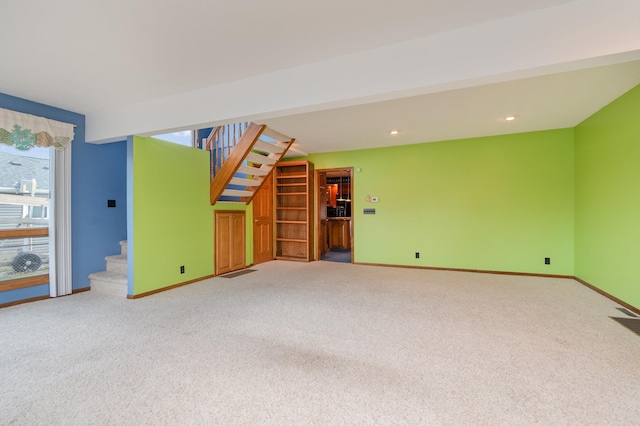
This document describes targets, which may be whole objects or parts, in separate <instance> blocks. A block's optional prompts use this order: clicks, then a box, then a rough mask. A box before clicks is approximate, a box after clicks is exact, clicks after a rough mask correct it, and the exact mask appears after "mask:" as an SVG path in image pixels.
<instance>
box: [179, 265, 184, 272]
mask: <svg viewBox="0 0 640 426" xmlns="http://www.w3.org/2000/svg"><path fill="white" fill-rule="evenodd" d="M180 273H181V274H184V265H182V266H181V267H180Z"/></svg>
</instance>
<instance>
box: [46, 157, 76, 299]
mask: <svg viewBox="0 0 640 426" xmlns="http://www.w3.org/2000/svg"><path fill="white" fill-rule="evenodd" d="M50 171H51V182H54V185H51V192H50V197H51V199H50V200H49V202H50V203H51V209H50V214H49V253H50V255H51V258H52V259H54V261H53V262H49V295H50V296H51V297H57V296H65V295H67V294H71V292H72V290H73V289H72V284H71V150H70V149H65V150H64V151H55V152H54V156H53V159H52V161H51V168H50Z"/></svg>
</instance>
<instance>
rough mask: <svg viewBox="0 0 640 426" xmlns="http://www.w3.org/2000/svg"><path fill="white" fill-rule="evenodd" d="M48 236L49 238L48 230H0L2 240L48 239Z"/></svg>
mask: <svg viewBox="0 0 640 426" xmlns="http://www.w3.org/2000/svg"><path fill="white" fill-rule="evenodd" d="M48 236H49V228H17V229H0V239H3V238H27V237H48Z"/></svg>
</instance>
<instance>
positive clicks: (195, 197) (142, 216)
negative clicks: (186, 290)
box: [133, 136, 213, 294]
mask: <svg viewBox="0 0 640 426" xmlns="http://www.w3.org/2000/svg"><path fill="white" fill-rule="evenodd" d="M133 164H134V167H133V185H134V195H135V199H134V206H133V212H134V216H133V221H134V226H133V232H134V253H133V255H134V258H133V263H134V267H133V286H134V294H139V293H145V292H148V291H152V290H156V289H160V288H163V287H167V286H170V285H174V284H178V283H181V282H185V281H189V280H193V279H197V278H200V277H203V276H207V275H212V274H213V216H212V213H211V205H210V204H209V174H208V173H209V172H208V170H209V156H208V155H207V152H205V151H200V150H196V149H192V148H188V147H184V146H180V145H176V144H173V143H170V142H165V141H161V140H158V139H153V138H143V137H137V136H136V137H134V140H133ZM181 265H184V266H185V273H184V274H180V266H181Z"/></svg>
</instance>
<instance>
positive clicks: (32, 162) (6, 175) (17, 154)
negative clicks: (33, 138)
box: [0, 145, 52, 284]
mask: <svg viewBox="0 0 640 426" xmlns="http://www.w3.org/2000/svg"><path fill="white" fill-rule="evenodd" d="M51 149H52V148H45V147H36V148H32V149H29V150H27V151H21V150H19V149H17V148H15V147H13V146H7V145H0V284H2V283H3V282H7V281H14V280H19V279H23V278H32V277H38V276H43V277H44V278H42V281H43V282H45V283H46V282H48V281H49V279H48V275H49V258H50V256H49V196H50V194H49V189H50V179H51V176H50V168H51V164H50V161H51V152H50V151H51Z"/></svg>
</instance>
